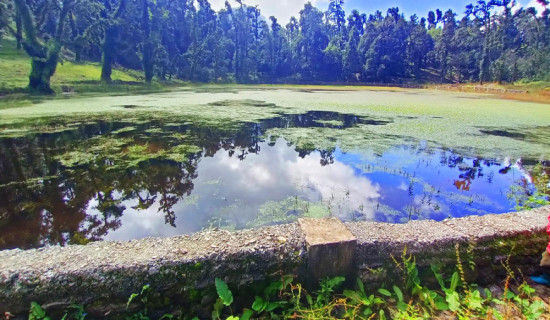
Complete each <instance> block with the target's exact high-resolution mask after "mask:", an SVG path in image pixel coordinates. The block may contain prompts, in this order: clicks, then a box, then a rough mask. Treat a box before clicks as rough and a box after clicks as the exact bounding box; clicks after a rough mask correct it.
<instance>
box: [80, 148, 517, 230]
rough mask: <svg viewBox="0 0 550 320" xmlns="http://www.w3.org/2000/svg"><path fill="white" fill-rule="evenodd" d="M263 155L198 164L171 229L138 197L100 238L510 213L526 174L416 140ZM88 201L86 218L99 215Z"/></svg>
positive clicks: (218, 156) (223, 156) (219, 156)
mask: <svg viewBox="0 0 550 320" xmlns="http://www.w3.org/2000/svg"><path fill="white" fill-rule="evenodd" d="M260 150H261V151H260V152H258V153H257V154H254V153H251V154H248V155H246V157H245V159H244V160H240V159H239V158H238V157H237V156H236V154H238V153H239V152H238V151H237V152H236V153H235V154H234V155H233V156H230V153H229V152H228V151H225V150H219V151H218V152H216V153H215V155H214V156H213V157H205V158H202V159H201V160H200V162H199V165H198V169H197V172H198V177H197V178H196V179H195V180H194V181H193V182H194V189H193V191H192V192H191V194H190V195H189V196H186V197H184V199H183V200H180V201H178V202H177V203H176V204H175V205H174V206H173V207H172V210H173V211H174V213H175V221H174V225H175V226H171V225H170V224H168V223H166V221H165V219H164V218H163V214H162V212H160V210H159V208H160V203H158V201H157V202H156V203H155V204H154V205H152V206H151V207H150V208H148V209H147V210H142V211H138V210H136V209H133V208H132V207H134V206H136V205H137V200H135V199H132V200H127V201H125V202H123V204H124V206H125V207H126V211H125V212H124V215H123V216H122V217H121V226H120V228H118V229H116V230H114V231H111V232H109V233H108V235H107V236H106V237H105V240H126V239H135V238H142V237H146V236H172V235H180V234H185V233H191V232H195V231H199V230H201V229H203V228H208V227H221V228H228V229H233V228H247V227H256V226H260V225H262V223H263V221H264V220H265V219H264V218H266V217H263V215H264V214H267V215H268V216H269V218H272V217H273V216H275V217H285V218H282V219H283V220H280V221H279V222H281V223H283V222H288V221H292V220H295V219H296V218H298V217H299V216H302V215H304V214H309V213H311V212H313V211H315V212H316V214H317V215H321V216H335V217H338V218H340V219H343V220H348V221H351V220H377V221H387V222H406V221H408V220H409V219H412V220H416V219H436V220H442V219H445V218H448V217H449V216H453V217H461V216H466V215H472V214H485V213H502V212H507V211H511V210H513V204H512V203H511V202H510V200H508V199H507V192H508V190H509V189H510V186H511V185H512V184H513V183H514V181H516V180H518V179H521V178H522V176H523V175H522V172H521V170H520V169H521V168H520V167H518V166H517V165H515V164H514V163H515V162H514V161H512V163H511V161H509V160H505V159H504V160H502V161H501V162H497V161H492V160H478V159H472V158H463V157H460V156H458V155H456V154H453V153H452V152H450V151H443V150H429V149H426V148H425V146H423V145H422V144H420V145H419V146H416V147H405V146H401V147H394V148H391V149H389V150H388V151H387V152H385V153H384V154H382V155H381V156H377V155H374V154H372V153H371V152H369V151H367V150H357V151H354V152H349V153H343V152H341V151H340V150H339V149H336V150H335V151H334V152H332V153H331V154H329V155H328V156H327V155H326V154H324V155H322V154H321V153H320V152H318V151H315V152H313V153H311V154H309V155H306V156H305V157H303V158H301V157H300V156H299V154H298V152H296V151H295V150H294V147H293V146H289V145H288V144H287V143H286V141H285V140H283V139H278V140H277V141H276V143H275V144H274V145H273V146H270V145H269V144H268V143H266V142H262V143H260ZM323 164H324V165H323ZM159 198H160V197H159ZM94 201H95V200H92V201H91V202H90V204H89V206H88V214H89V215H94V214H96V215H97V214H100V213H99V211H98V210H97V209H94ZM96 203H97V202H96ZM277 222H278V221H277V220H275V221H274V223H277Z"/></svg>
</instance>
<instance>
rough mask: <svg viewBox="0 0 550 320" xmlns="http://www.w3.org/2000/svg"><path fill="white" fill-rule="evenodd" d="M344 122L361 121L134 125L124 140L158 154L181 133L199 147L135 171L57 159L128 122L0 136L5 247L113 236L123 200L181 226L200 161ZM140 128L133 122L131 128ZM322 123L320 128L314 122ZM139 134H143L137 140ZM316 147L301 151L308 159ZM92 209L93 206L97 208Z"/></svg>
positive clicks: (108, 162)
mask: <svg viewBox="0 0 550 320" xmlns="http://www.w3.org/2000/svg"><path fill="white" fill-rule="evenodd" d="M330 117H333V118H334V117H337V118H342V117H343V119H342V121H343V123H344V125H345V126H350V125H352V124H355V123H357V122H358V120H357V117H351V116H342V115H339V114H337V113H330V114H328V113H327V114H324V113H323V114H322V115H315V113H308V114H307V115H290V116H282V117H281V118H276V119H269V120H265V121H263V122H262V123H259V124H242V125H241V127H240V129H238V130H222V129H215V128H211V127H208V126H200V127H191V126H170V128H169V130H166V131H163V130H159V131H155V132H148V133H147V134H146V135H144V134H143V133H144V132H146V130H147V129H150V128H155V127H162V124H161V123H146V124H141V125H137V129H136V130H135V132H125V133H123V134H122V136H124V137H126V138H128V137H129V136H130V137H132V138H133V140H134V141H135V142H140V143H143V142H144V141H143V139H144V138H145V139H148V140H147V141H146V143H149V146H151V145H153V144H154V145H155V149H157V148H160V149H162V148H163V147H167V146H168V145H170V144H173V143H174V141H171V140H170V138H169V136H170V135H172V134H174V133H177V132H182V133H186V134H188V135H191V139H192V140H193V141H195V143H196V144H197V145H198V146H200V148H202V150H203V151H202V152H199V153H197V154H195V155H193V156H191V157H190V158H189V159H188V160H187V161H185V162H176V161H171V160H158V159H150V160H147V161H143V162H140V163H139V164H138V165H137V166H133V167H130V168H125V167H117V166H115V163H116V161H114V160H113V159H110V158H107V156H106V155H105V157H103V158H102V157H101V156H102V155H100V156H99V157H97V160H96V161H93V162H91V163H87V164H85V165H79V166H76V167H71V168H66V167H64V166H63V165H61V163H60V162H59V161H58V160H56V156H59V155H61V154H64V153H66V152H69V151H73V150H79V151H82V152H87V151H88V150H85V148H86V144H85V143H84V142H86V141H88V139H90V138H93V137H97V136H108V135H110V134H114V133H113V132H115V131H116V130H119V129H122V128H125V127H128V126H129V125H130V124H128V123H117V122H112V123H109V122H98V123H94V124H86V125H81V126H78V127H75V128H70V129H66V130H65V131H61V132H56V133H49V134H47V133H44V134H36V135H29V136H26V137H21V138H2V139H0V172H2V175H1V176H0V199H2V200H1V202H0V249H5V248H15V247H20V248H33V247H40V246H44V245H57V244H59V245H66V244H69V243H78V242H82V241H87V240H91V241H97V240H101V239H102V238H103V237H104V236H105V235H107V234H108V233H109V231H112V230H116V229H118V228H120V227H121V217H122V215H123V214H124V212H125V211H126V210H127V209H128V208H127V207H126V205H125V204H124V203H125V202H126V201H129V200H133V201H135V202H137V204H136V205H134V206H132V209H134V210H148V209H150V208H152V207H153V206H154V205H155V204H157V205H158V212H162V213H163V214H164V217H165V222H166V224H169V225H171V226H173V227H175V226H176V212H175V211H174V209H173V208H174V206H175V205H176V204H177V203H178V202H179V201H181V200H182V199H183V197H185V196H189V195H190V194H191V192H192V190H193V187H194V185H193V180H194V179H196V178H197V176H198V175H197V167H198V164H199V161H200V158H201V157H202V156H205V157H212V156H214V155H215V154H216V153H217V152H218V151H219V150H225V151H227V152H228V154H229V155H230V156H236V157H238V158H239V159H240V160H245V159H246V157H247V155H249V154H258V153H259V152H260V151H261V148H260V144H261V143H262V142H264V138H263V132H264V131H265V130H266V129H269V128H274V127H290V126H292V127H306V126H311V125H312V123H314V120H315V119H317V118H322V119H328V118H330ZM134 125H135V124H134ZM316 125H320V124H316ZM138 134H139V135H138ZM314 150H315V149H314V148H313V147H312V148H311V149H307V150H300V151H299V154H300V156H301V157H305V156H307V155H308V154H310V153H311V152H313V151H314ZM332 153H333V151H322V152H321V156H322V158H321V164H322V165H328V164H331V163H333V162H334V158H333V156H332ZM92 204H93V206H92Z"/></svg>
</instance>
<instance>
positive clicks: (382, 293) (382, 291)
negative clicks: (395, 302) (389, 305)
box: [378, 289, 391, 297]
mask: <svg viewBox="0 0 550 320" xmlns="http://www.w3.org/2000/svg"><path fill="white" fill-rule="evenodd" d="M378 292H379V293H380V294H381V295H384V296H386V297H391V292H389V291H388V290H386V289H378Z"/></svg>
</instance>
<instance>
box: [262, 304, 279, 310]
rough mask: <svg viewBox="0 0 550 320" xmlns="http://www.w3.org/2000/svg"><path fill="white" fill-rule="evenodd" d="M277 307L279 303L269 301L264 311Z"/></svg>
mask: <svg viewBox="0 0 550 320" xmlns="http://www.w3.org/2000/svg"><path fill="white" fill-rule="evenodd" d="M278 307H279V304H278V303H275V302H271V303H268V304H267V306H266V308H265V311H267V312H271V311H273V310H275V309H277V308H278Z"/></svg>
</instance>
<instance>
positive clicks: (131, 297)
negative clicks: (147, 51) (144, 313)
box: [126, 293, 139, 309]
mask: <svg viewBox="0 0 550 320" xmlns="http://www.w3.org/2000/svg"><path fill="white" fill-rule="evenodd" d="M137 297H139V294H137V293H132V294H131V295H130V298H128V302H127V303H126V309H128V307H129V306H130V303H132V301H134V299H135V298H137Z"/></svg>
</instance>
